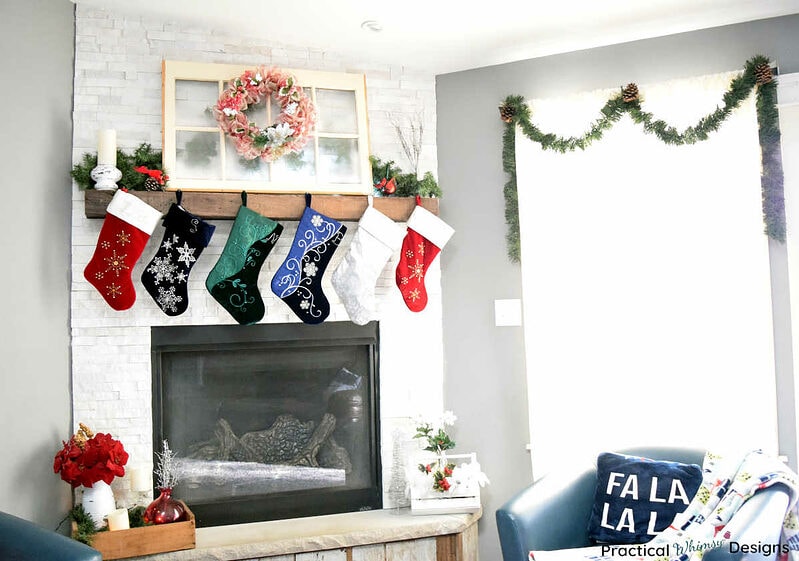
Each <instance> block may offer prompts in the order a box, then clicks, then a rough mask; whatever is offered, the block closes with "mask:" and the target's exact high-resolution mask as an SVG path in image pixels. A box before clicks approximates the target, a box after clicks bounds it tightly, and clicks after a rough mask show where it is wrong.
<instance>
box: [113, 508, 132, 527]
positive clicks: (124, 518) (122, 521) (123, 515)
mask: <svg viewBox="0 0 799 561" xmlns="http://www.w3.org/2000/svg"><path fill="white" fill-rule="evenodd" d="M129 528H130V519H129V518H128V509H126V508H119V509H117V510H115V511H113V512H112V513H111V514H109V515H108V529H109V530H111V531H114V530H127V529H129Z"/></svg>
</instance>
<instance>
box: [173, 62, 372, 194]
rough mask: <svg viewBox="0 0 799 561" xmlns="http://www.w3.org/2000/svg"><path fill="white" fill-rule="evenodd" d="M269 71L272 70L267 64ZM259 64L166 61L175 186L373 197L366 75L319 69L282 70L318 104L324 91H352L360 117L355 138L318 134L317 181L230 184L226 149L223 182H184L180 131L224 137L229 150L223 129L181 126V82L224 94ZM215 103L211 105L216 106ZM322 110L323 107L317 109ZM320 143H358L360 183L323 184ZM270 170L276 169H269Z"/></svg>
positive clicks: (238, 181)
mask: <svg viewBox="0 0 799 561" xmlns="http://www.w3.org/2000/svg"><path fill="white" fill-rule="evenodd" d="M265 66H267V67H268V65H265ZM253 68H255V65H240V64H215V63H198V62H185V61H170V60H164V61H163V62H162V81H163V84H162V86H163V87H162V115H163V128H162V135H163V137H162V141H163V144H162V146H163V155H164V156H163V159H164V168H165V169H166V170H167V172H168V173H169V174H170V187H171V188H173V189H183V190H187V191H211V192H226V191H241V190H247V191H250V192H261V193H306V192H307V193H319V194H370V193H371V192H372V172H371V164H370V163H369V153H370V148H369V125H368V116H367V109H366V81H365V76H364V75H363V74H354V73H344V72H324V71H316V70H302V69H289V68H284V69H283V70H284V71H286V72H289V73H291V74H293V75H294V76H295V77H296V79H297V83H298V84H299V85H301V86H302V87H303V88H306V90H307V91H308V92H309V95H310V96H311V99H312V100H313V101H314V103H315V102H316V93H317V90H319V89H325V90H340V91H352V92H354V94H355V114H356V119H357V124H356V133H353V134H350V133H332V132H328V131H324V130H319V129H318V128H317V130H315V131H314V132H313V133H312V135H311V138H310V139H309V141H308V142H309V144H310V145H312V147H313V151H314V166H315V173H314V175H313V177H310V178H306V179H305V180H302V181H298V180H285V179H273V176H272V174H271V173H270V179H269V180H268V181H267V180H263V179H230V178H227V177H226V163H225V157H226V156H225V153H224V152H225V150H224V149H222V151H221V152H222V154H221V155H220V157H221V158H222V178H187V177H180V174H179V173H176V171H175V170H177V169H178V168H177V166H176V163H177V132H178V131H198V132H208V133H210V132H216V133H217V134H218V135H219V142H220V144H219V146H221V147H224V146H225V142H226V139H225V134H224V133H223V132H222V130H221V129H219V128H218V127H212V126H179V125H177V124H176V107H175V104H176V83H177V82H178V81H179V80H187V81H198V82H217V85H218V87H217V89H218V92H219V94H221V92H222V90H223V88H224V84H225V83H226V82H227V81H229V80H230V79H232V78H235V77H237V76H240V75H241V74H242V73H243V72H244V71H245V70H248V69H253ZM213 102H216V99H214V100H211V103H213ZM317 108H318V105H317ZM320 138H348V139H350V138H351V139H356V140H357V143H358V156H357V161H356V163H355V166H356V168H357V170H358V176H359V181H358V182H357V183H338V182H327V181H322V179H321V178H320V174H319V166H320V158H319V153H320V152H319V139H320ZM270 166H271V164H270Z"/></svg>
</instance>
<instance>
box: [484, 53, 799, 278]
mask: <svg viewBox="0 0 799 561" xmlns="http://www.w3.org/2000/svg"><path fill="white" fill-rule="evenodd" d="M753 90H754V91H755V94H756V96H757V100H756V101H757V122H758V135H759V140H760V148H761V155H762V163H763V166H762V172H761V189H762V193H763V221H764V223H765V233H766V235H768V236H769V237H770V238H773V239H775V240H778V241H780V242H784V241H785V234H786V228H785V199H784V185H783V181H784V179H783V171H782V157H781V153H780V129H779V114H778V112H777V83H776V81H775V80H774V78H773V76H772V71H771V65H770V63H769V60H768V59H767V58H766V57H764V56H762V55H757V56H755V57H753V58H751V59H750V60H748V61H747V62H746V64H745V66H744V71H743V73H742V74H741V75H739V76H737V77H736V78H734V79H733V80H732V81H731V82H730V86H729V89H728V90H727V91H726V92H725V93H724V96H723V98H722V99H723V102H724V103H723V105H721V106H719V107H717V108H716V110H715V111H713V112H711V113H709V114H708V115H706V116H704V117H702V118H701V119H699V121H697V123H696V124H695V125H693V126H690V127H688V128H686V129H685V130H684V131H682V132H680V131H679V130H678V129H677V128H675V127H673V126H671V125H669V124H668V123H667V122H665V121H663V120H661V119H657V118H655V116H654V115H653V114H652V113H649V112H647V111H644V109H643V107H642V105H641V98H640V94H639V91H638V86H637V85H636V84H628V85H627V86H626V87H624V88H621V89H620V91H619V93H618V94H617V95H615V96H614V97H612V98H611V99H609V100H608V101H607V103H605V105H604V107H602V109H601V110H600V115H599V117H598V118H597V119H596V120H595V121H594V122H593V123H591V124H590V125H589V126H588V128H587V129H586V131H585V133H584V134H583V135H581V136H571V137H562V136H558V135H556V134H552V133H546V132H543V131H541V130H540V129H539V128H538V127H537V126H536V125H535V124H534V123H533V122H532V121H531V112H530V107H529V106H528V105H527V103H526V102H525V101H524V98H523V97H522V96H518V95H511V96H508V97H507V98H505V101H503V102H502V104H501V105H500V106H499V113H500V118H501V119H502V121H503V122H505V130H504V132H503V135H502V164H503V170H504V171H505V173H506V174H507V175H508V181H507V183H506V184H505V189H504V193H505V220H506V223H507V227H508V231H507V236H506V238H507V242H508V256H509V257H510V259H511V261H514V262H518V261H519V260H520V258H521V243H520V239H519V208H518V197H517V190H516V189H517V185H516V157H515V151H516V146H515V144H516V138H515V128H516V126H517V125H518V126H519V127H520V129H521V131H522V132H523V133H524V135H525V136H526V137H527V138H529V139H530V140H532V141H533V142H537V143H538V144H540V145H541V147H542V148H543V149H544V150H554V151H557V152H561V153H565V152H573V151H575V150H577V149H580V150H585V149H586V148H587V147H588V146H590V145H591V144H592V143H593V142H595V141H597V140H600V139H601V138H602V135H603V134H604V132H605V131H607V130H609V129H610V128H611V127H613V125H614V124H615V123H617V122H618V121H619V120H620V119H621V118H622V117H623V116H624V115H625V114H626V115H629V116H630V118H631V119H632V120H633V122H635V123H637V124H640V125H641V126H642V127H643V129H644V132H646V133H648V134H654V135H655V136H657V137H658V138H659V139H660V140H661V141H662V142H663V143H665V144H670V145H676V146H681V145H690V144H696V143H697V142H701V141H703V140H707V139H708V138H709V136H710V134H711V133H713V132H715V131H717V130H718V129H719V127H720V126H721V125H722V124H723V123H724V122H725V121H726V120H727V118H728V117H729V116H730V114H731V113H732V111H733V110H734V109H735V108H736V107H738V106H739V105H740V104H741V102H742V101H743V100H744V99H746V98H747V97H748V96H749V94H750V93H752V91H753Z"/></svg>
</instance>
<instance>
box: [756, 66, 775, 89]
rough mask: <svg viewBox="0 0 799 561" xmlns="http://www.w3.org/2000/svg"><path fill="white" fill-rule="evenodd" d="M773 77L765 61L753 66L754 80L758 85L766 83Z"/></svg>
mask: <svg viewBox="0 0 799 561" xmlns="http://www.w3.org/2000/svg"><path fill="white" fill-rule="evenodd" d="M773 79H774V76H773V75H772V74H771V66H770V65H769V63H767V62H763V63H760V64H758V65H757V66H755V81H756V82H757V83H758V84H759V85H761V86H762V85H763V84H768V83H769V82H771V81H772V80H773Z"/></svg>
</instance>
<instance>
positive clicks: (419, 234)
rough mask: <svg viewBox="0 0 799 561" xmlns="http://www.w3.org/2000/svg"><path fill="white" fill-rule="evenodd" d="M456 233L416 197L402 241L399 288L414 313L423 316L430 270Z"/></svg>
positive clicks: (398, 275) (398, 276)
mask: <svg viewBox="0 0 799 561" xmlns="http://www.w3.org/2000/svg"><path fill="white" fill-rule="evenodd" d="M453 233H455V230H453V229H452V228H451V227H450V226H449V225H448V224H447V223H446V222H444V221H443V220H441V219H440V218H439V217H438V216H436V215H435V214H433V213H432V212H430V211H429V210H427V209H425V208H424V207H422V200H421V197H419V196H418V195H417V196H416V208H414V210H413V213H411V216H410V218H409V219H408V231H407V233H406V234H405V239H404V240H403V241H402V250H401V253H400V261H399V263H398V264H397V272H396V277H397V286H398V287H399V289H400V292H401V293H402V299H403V300H404V301H405V305H406V306H408V309H409V310H410V311H412V312H421V311H422V310H424V309H425V306H427V288H426V287H425V283H424V278H425V275H426V274H427V269H428V268H429V267H430V264H431V263H432V262H433V261H434V260H435V258H436V257H437V256H438V254H439V253H440V252H441V250H442V249H443V247H444V246H445V245H446V243H447V242H448V241H449V239H450V238H451V237H452V234H453Z"/></svg>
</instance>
